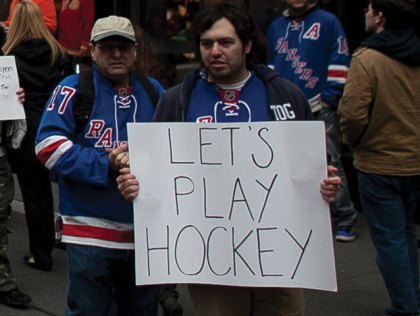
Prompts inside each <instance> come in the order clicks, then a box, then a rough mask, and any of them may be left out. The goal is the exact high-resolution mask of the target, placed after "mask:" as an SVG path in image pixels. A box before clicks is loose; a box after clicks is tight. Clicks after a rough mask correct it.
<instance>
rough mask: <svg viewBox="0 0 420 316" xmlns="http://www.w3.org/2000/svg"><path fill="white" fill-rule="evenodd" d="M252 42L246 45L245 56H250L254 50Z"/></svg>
mask: <svg viewBox="0 0 420 316" xmlns="http://www.w3.org/2000/svg"><path fill="white" fill-rule="evenodd" d="M252 44H253V42H252V40H249V41H248V43H246V44H245V54H249V53H250V52H251V49H252Z"/></svg>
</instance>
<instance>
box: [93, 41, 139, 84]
mask: <svg viewBox="0 0 420 316" xmlns="http://www.w3.org/2000/svg"><path fill="white" fill-rule="evenodd" d="M91 55H92V59H93V60H94V62H95V64H96V67H97V69H98V70H99V71H100V72H101V73H102V74H103V75H104V76H105V77H107V78H109V79H110V80H111V82H112V83H113V84H114V85H123V84H127V83H128V80H129V74H130V70H132V69H133V67H134V62H135V60H136V44H135V43H134V42H131V41H128V40H126V39H124V38H122V37H120V36H112V37H108V38H105V39H103V40H100V41H98V42H97V43H94V44H92V47H91Z"/></svg>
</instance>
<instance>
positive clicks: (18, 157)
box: [8, 134, 54, 266]
mask: <svg viewBox="0 0 420 316" xmlns="http://www.w3.org/2000/svg"><path fill="white" fill-rule="evenodd" d="M8 156H9V161H10V162H11V164H12V167H13V171H14V172H16V175H17V178H18V181H19V187H20V190H21V192H22V199H23V204H24V206H25V217H26V224H27V226H28V235H29V250H30V251H31V254H32V255H33V256H34V258H35V261H36V262H37V263H39V264H41V265H45V266H49V265H51V264H52V259H51V252H52V249H53V246H54V200H53V194H52V188H51V181H50V178H49V172H48V169H47V168H45V167H44V166H43V165H42V164H41V162H40V161H39V160H38V159H37V158H36V155H35V148H34V137H33V136H32V135H30V134H29V135H28V134H27V135H26V136H25V138H24V139H23V142H22V146H21V148H20V149H19V150H17V151H10V152H9V155H8Z"/></svg>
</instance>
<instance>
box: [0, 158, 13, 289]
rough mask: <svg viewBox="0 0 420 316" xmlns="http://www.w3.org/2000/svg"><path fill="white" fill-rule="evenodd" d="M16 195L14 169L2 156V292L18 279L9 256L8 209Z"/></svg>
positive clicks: (0, 238)
mask: <svg viewBox="0 0 420 316" xmlns="http://www.w3.org/2000/svg"><path fill="white" fill-rule="evenodd" d="M14 195H15V189H14V184H13V176H12V171H11V170H10V166H9V163H8V162H7V158H6V156H3V157H0V292H6V291H9V290H11V289H14V288H16V280H15V278H14V277H13V276H12V271H11V268H10V262H9V258H8V256H7V247H8V238H7V222H8V220H9V212H8V209H9V207H10V203H11V202H12V200H13V197H14Z"/></svg>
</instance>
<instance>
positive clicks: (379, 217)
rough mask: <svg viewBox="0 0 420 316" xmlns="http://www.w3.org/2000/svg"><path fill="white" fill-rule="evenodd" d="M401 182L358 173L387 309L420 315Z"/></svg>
mask: <svg viewBox="0 0 420 316" xmlns="http://www.w3.org/2000/svg"><path fill="white" fill-rule="evenodd" d="M404 181H405V180H404V179H403V178H401V177H390V176H380V175H375V174H367V173H363V172H358V182H359V194H360V199H361V203H362V208H363V212H364V214H365V217H366V220H367V223H368V226H369V231H370V235H371V238H372V241H373V243H374V245H375V248H376V252H377V256H376V262H377V265H378V267H379V269H380V271H381V274H382V277H383V279H384V281H385V285H386V288H387V290H388V294H389V296H390V299H391V307H390V308H388V309H387V310H386V311H387V313H388V314H389V315H417V314H418V313H419V312H420V311H419V307H418V262H417V259H416V258H414V257H417V253H416V252H417V249H416V239H415V231H414V224H413V221H412V220H413V215H412V212H413V209H410V210H408V209H406V207H407V201H405V200H404V198H406V195H407V193H408V192H405V191H406V190H407V187H406V186H405V185H404ZM411 190H412V191H413V189H411ZM416 190H418V189H416ZM409 204H410V205H412V204H413V203H409ZM410 207H411V206H410ZM414 253H416V254H415V255H414Z"/></svg>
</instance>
